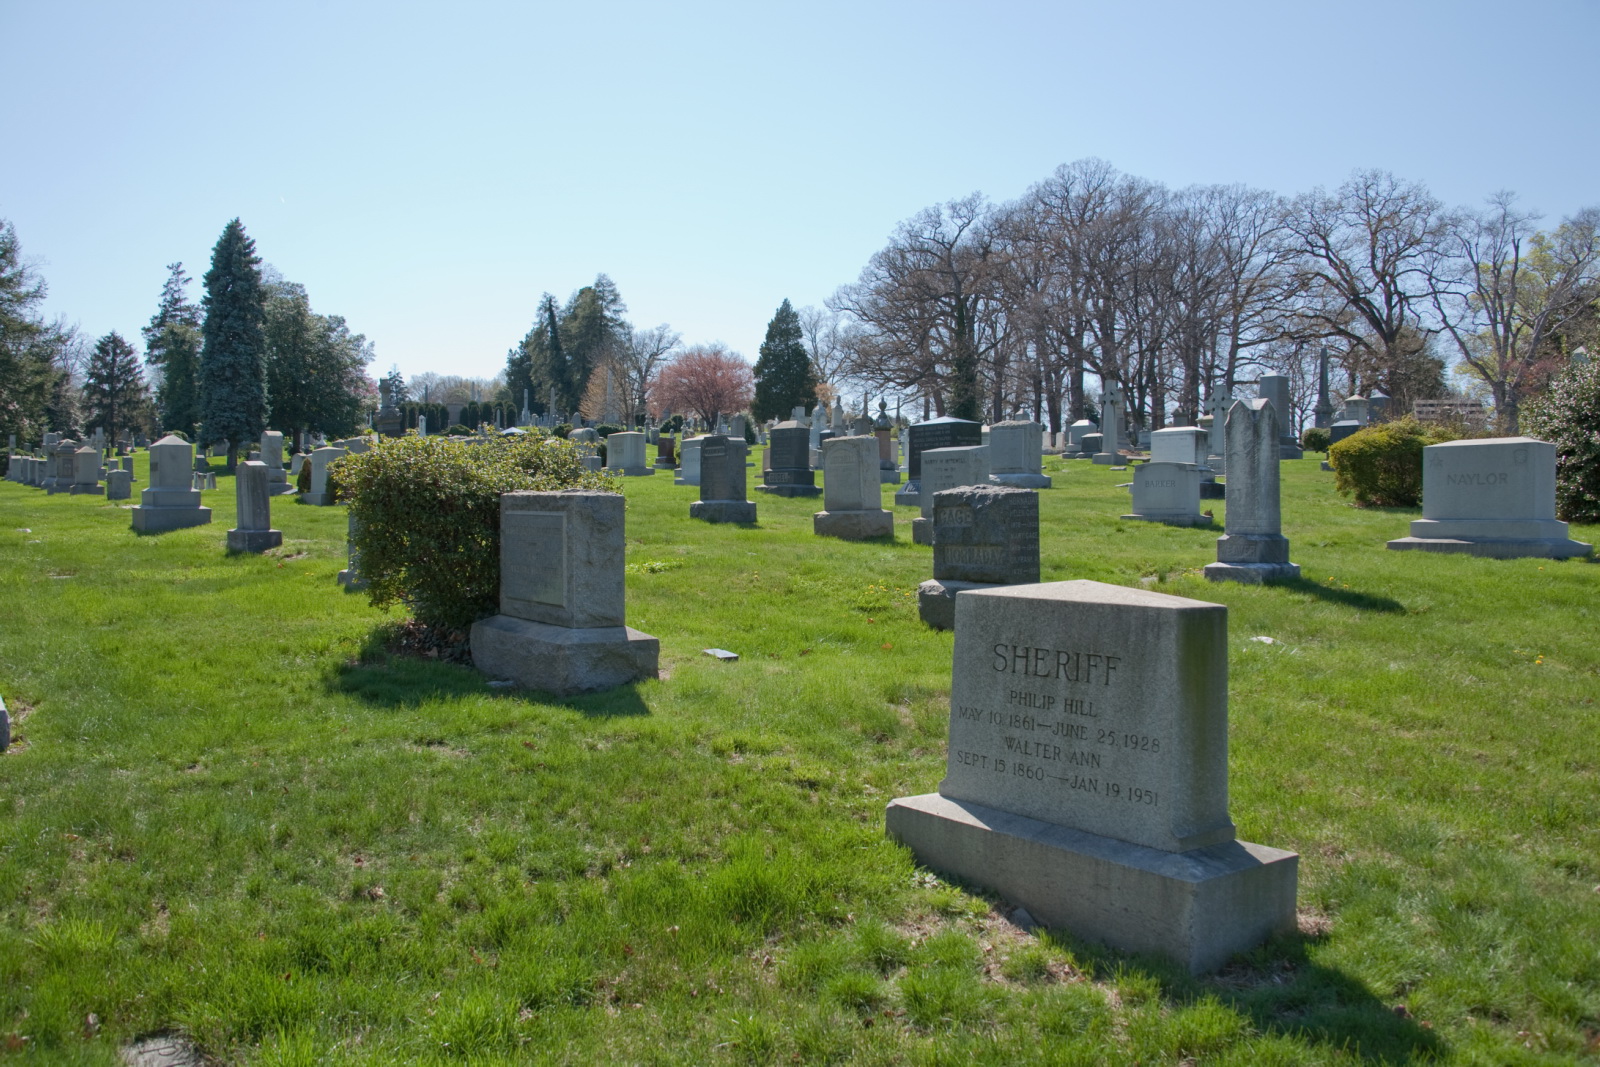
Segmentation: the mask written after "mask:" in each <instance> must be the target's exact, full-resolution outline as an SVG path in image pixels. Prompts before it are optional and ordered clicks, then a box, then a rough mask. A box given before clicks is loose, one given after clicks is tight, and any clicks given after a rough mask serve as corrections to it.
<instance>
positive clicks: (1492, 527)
mask: <svg viewBox="0 0 1600 1067" xmlns="http://www.w3.org/2000/svg"><path fill="white" fill-rule="evenodd" d="M1389 547H1390V548H1392V549H1395V550H1398V551H1405V550H1411V551H1422V552H1456V553H1462V554H1465V555H1472V556H1487V557H1490V558H1492V559H1519V558H1523V557H1530V556H1531V557H1536V558H1540V559H1568V558H1571V557H1574V556H1588V555H1590V554H1591V553H1592V552H1593V551H1594V546H1593V545H1590V544H1586V543H1585V542H1582V541H1574V540H1572V539H1571V538H1570V537H1569V536H1568V526H1567V524H1566V523H1564V522H1561V521H1560V520H1558V519H1557V518H1556V446H1555V445H1553V444H1550V443H1549V442H1548V441H1539V440H1535V439H1534V438H1532V437H1496V438H1489V439H1480V440H1466V441H1446V442H1445V443H1444V444H1438V445H1428V446H1427V447H1426V448H1424V449H1423V450H1422V518H1420V519H1415V520H1413V521H1412V523H1411V536H1410V537H1402V538H1399V539H1397V540H1394V541H1390V542H1389Z"/></svg>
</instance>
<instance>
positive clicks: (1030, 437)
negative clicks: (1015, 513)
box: [989, 421, 1052, 489]
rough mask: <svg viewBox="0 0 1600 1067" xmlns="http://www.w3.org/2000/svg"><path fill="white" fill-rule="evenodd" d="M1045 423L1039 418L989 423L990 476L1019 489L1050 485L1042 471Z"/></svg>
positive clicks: (1047, 477)
mask: <svg viewBox="0 0 1600 1067" xmlns="http://www.w3.org/2000/svg"><path fill="white" fill-rule="evenodd" d="M1043 432H1044V427H1042V426H1040V425H1039V424H1038V423H1037V422H1020V421H1017V422H997V423H995V424H994V425H993V426H991V427H989V477H990V478H992V479H993V480H994V481H996V482H998V483H999V484H1001V485H1010V486H1014V487H1016V488H1018V489H1049V488H1050V486H1051V484H1052V483H1051V481H1050V478H1049V476H1048V475H1046V474H1044V473H1042V462H1043V456H1044V445H1043V438H1041V437H1040V434H1041V433H1043Z"/></svg>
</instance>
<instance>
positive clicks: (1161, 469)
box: [1122, 460, 1211, 526]
mask: <svg viewBox="0 0 1600 1067" xmlns="http://www.w3.org/2000/svg"><path fill="white" fill-rule="evenodd" d="M1130 488H1131V489H1132V492H1133V514H1131V515H1124V516H1122V517H1123V518H1124V519H1137V520H1139V521H1141V522H1159V523H1164V524H1165V525H1167V526H1210V525H1211V516H1209V515H1206V514H1204V513H1203V512H1201V510H1200V471H1199V469H1198V468H1197V467H1195V465H1194V464H1193V463H1167V462H1163V461H1156V460H1152V461H1150V462H1149V463H1143V464H1140V465H1139V466H1138V467H1136V468H1135V469H1134V472H1133V485H1132V486H1131V487H1130Z"/></svg>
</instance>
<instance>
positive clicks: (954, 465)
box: [911, 445, 989, 545]
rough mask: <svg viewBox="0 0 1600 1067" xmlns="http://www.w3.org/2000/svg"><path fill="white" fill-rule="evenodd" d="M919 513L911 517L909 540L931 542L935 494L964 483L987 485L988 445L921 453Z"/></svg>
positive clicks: (932, 450)
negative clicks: (920, 511)
mask: <svg viewBox="0 0 1600 1067" xmlns="http://www.w3.org/2000/svg"><path fill="white" fill-rule="evenodd" d="M919 484H920V485H921V486H922V499H921V501H919V503H920V505H921V510H922V514H921V515H919V516H918V517H917V518H915V519H912V520H911V540H912V542H913V543H915V544H919V545H931V544H933V498H934V494H936V493H940V492H943V491H944V490H946V489H955V488H957V487H959V486H963V485H988V484H989V446H988V445H967V446H965V447H962V448H930V449H928V450H927V451H925V452H923V453H922V481H921V482H920V483H919Z"/></svg>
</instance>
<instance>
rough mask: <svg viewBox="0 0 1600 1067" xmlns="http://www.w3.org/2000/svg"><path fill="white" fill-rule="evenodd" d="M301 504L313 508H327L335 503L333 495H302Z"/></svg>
mask: <svg viewBox="0 0 1600 1067" xmlns="http://www.w3.org/2000/svg"><path fill="white" fill-rule="evenodd" d="M300 503H302V504H310V505H311V506H312V507H318V508H325V507H327V506H329V505H330V504H333V503H335V501H334V498H333V494H332V493H301V494H300Z"/></svg>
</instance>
